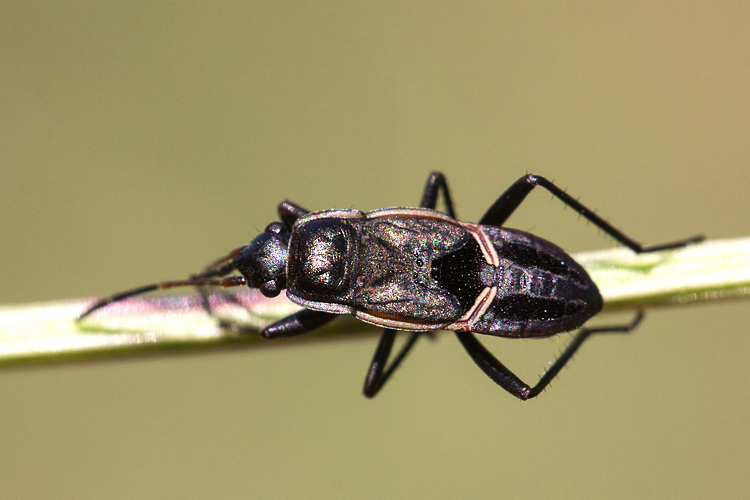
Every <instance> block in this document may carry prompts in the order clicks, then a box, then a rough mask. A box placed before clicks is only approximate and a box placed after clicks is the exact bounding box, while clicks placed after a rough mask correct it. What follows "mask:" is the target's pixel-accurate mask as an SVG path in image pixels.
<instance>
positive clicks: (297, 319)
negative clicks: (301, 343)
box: [219, 309, 338, 339]
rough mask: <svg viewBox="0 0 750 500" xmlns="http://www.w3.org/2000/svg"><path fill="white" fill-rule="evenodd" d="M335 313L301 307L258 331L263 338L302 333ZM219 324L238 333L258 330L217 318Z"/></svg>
mask: <svg viewBox="0 0 750 500" xmlns="http://www.w3.org/2000/svg"><path fill="white" fill-rule="evenodd" d="M336 316H338V315H337V314H330V313H326V312H321V311H313V310H312V309H302V310H301V311H297V312H296V313H294V314H290V315H289V316H287V317H285V318H282V319H280V320H278V321H277V322H275V323H272V324H270V325H268V326H267V327H265V328H264V329H263V330H261V332H260V336H261V337H263V338H264V339H275V338H279V337H292V336H295V335H302V334H303V333H307V332H309V331H311V330H315V329H316V328H320V327H321V326H323V325H325V324H326V323H328V322H329V321H332V320H334V319H336ZM219 326H220V327H221V328H223V329H226V330H231V331H233V332H235V333H240V334H243V335H244V334H257V333H258V330H257V329H255V328H252V327H250V326H249V325H245V324H243V323H239V322H236V321H232V320H228V319H219Z"/></svg>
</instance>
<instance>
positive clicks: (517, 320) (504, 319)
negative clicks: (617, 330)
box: [472, 226, 602, 337]
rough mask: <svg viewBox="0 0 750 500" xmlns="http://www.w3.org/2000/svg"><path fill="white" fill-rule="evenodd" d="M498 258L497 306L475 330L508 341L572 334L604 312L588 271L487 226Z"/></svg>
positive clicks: (544, 244)
mask: <svg viewBox="0 0 750 500" xmlns="http://www.w3.org/2000/svg"><path fill="white" fill-rule="evenodd" d="M482 229H483V231H484V232H485V234H486V235H487V236H488V237H489V238H490V240H491V241H492V244H493V246H494V247H495V250H496V251H497V254H498V258H499V265H498V266H497V267H496V268H495V269H496V271H495V279H494V284H495V286H496V287H497V294H496V295H495V297H494V299H493V301H492V304H491V305H490V307H489V308H488V309H487V311H486V312H485V313H484V314H483V315H482V317H481V318H478V319H477V320H476V322H475V323H474V324H473V327H472V330H473V331H475V332H477V333H487V334H491V335H500V336H507V337H534V336H548V335H553V334H555V333H559V332H563V331H568V330H573V329H575V328H577V327H579V326H580V325H582V324H583V323H584V322H585V321H586V320H588V319H589V318H590V317H592V316H593V315H595V314H596V313H598V312H599V311H600V310H601V308H602V299H601V295H600V294H599V290H598V289H597V288H596V285H595V284H594V282H593V281H591V278H590V277H589V276H588V274H587V273H586V271H585V270H584V269H583V268H582V267H581V266H580V264H578V263H577V262H576V261H575V260H573V258H572V257H570V256H569V255H568V254H567V253H565V252H564V251H563V250H562V249H560V248H559V247H557V246H556V245H554V244H552V243H550V242H548V241H546V240H544V239H542V238H539V237H537V236H534V235H531V234H528V233H525V232H523V231H517V230H512V229H504V228H503V229H501V228H497V227H492V226H484V227H483V228H482Z"/></svg>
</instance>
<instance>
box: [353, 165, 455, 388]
mask: <svg viewBox="0 0 750 500" xmlns="http://www.w3.org/2000/svg"><path fill="white" fill-rule="evenodd" d="M441 191H442V192H443V196H444V198H445V206H446V211H447V213H448V215H450V216H451V217H453V218H454V219H455V218H456V212H455V210H454V209H453V201H452V200H451V194H450V190H449V189H448V183H447V181H446V180H445V176H444V175H443V174H442V173H441V172H432V173H431V174H430V175H429V177H427V183H426V184H425V187H424V191H423V192H422V201H421V202H420V204H419V206H421V207H424V208H432V209H434V208H435V207H436V206H437V199H438V196H439V195H440V192H441ZM420 335H421V334H420V333H419V332H415V333H412V334H411V336H410V337H409V339H408V340H407V341H406V344H404V346H403V347H402V348H401V350H400V351H399V353H398V354H397V355H396V357H395V358H394V359H393V361H392V362H391V364H390V366H388V367H387V368H386V364H387V363H388V358H389V356H390V354H391V350H392V349H393V342H394V340H395V338H396V330H392V329H390V328H386V329H385V330H384V331H383V335H381V337H380V342H379V343H378V348H377V349H376V350H375V355H374V356H373V358H372V363H371V364H370V369H369V370H367V377H366V378H365V387H364V391H363V392H364V394H365V396H367V397H368V398H371V397H373V396H375V395H376V394H377V393H378V391H380V389H381V388H382V387H383V385H385V383H386V382H387V381H388V379H389V378H390V376H391V375H392V374H393V372H394V371H396V368H398V367H399V365H400V364H401V362H402V361H403V360H404V359H405V358H406V355H407V354H408V353H409V351H410V350H411V348H412V347H414V344H415V343H416V342H417V340H418V339H419V337H420Z"/></svg>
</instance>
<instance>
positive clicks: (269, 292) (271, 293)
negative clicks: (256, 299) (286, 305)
mask: <svg viewBox="0 0 750 500" xmlns="http://www.w3.org/2000/svg"><path fill="white" fill-rule="evenodd" d="M259 288H260V293H262V294H263V295H265V296H266V297H276V296H277V295H278V294H279V292H281V288H279V285H278V284H277V283H276V281H275V280H271V281H266V282H265V283H263V284H262V285H260V287H259Z"/></svg>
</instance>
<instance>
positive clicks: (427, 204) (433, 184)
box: [419, 172, 456, 219]
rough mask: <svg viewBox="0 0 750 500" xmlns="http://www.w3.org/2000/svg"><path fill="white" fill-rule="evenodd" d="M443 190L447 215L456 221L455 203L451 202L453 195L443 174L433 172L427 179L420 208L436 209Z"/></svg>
mask: <svg viewBox="0 0 750 500" xmlns="http://www.w3.org/2000/svg"><path fill="white" fill-rule="evenodd" d="M441 189H442V191H443V196H444V197H445V206H446V209H447V213H448V215H450V216H451V217H453V218H454V219H455V218H456V212H455V211H454V210H453V201H452V200H451V194H450V191H449V190H448V182H447V181H446V180H445V176H444V175H443V174H442V173H441V172H432V173H431V174H430V176H429V177H428V178H427V184H426V185H425V187H424V191H423V192H422V202H421V203H420V204H419V206H420V207H424V208H432V209H434V208H435V207H436V206H437V198H438V195H439V194H440V190H441Z"/></svg>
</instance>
